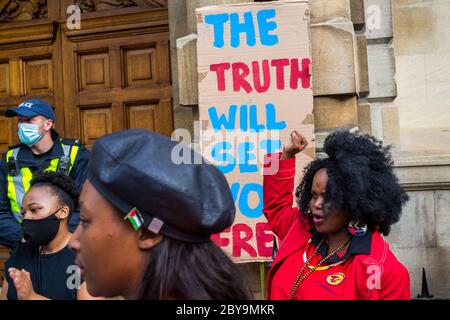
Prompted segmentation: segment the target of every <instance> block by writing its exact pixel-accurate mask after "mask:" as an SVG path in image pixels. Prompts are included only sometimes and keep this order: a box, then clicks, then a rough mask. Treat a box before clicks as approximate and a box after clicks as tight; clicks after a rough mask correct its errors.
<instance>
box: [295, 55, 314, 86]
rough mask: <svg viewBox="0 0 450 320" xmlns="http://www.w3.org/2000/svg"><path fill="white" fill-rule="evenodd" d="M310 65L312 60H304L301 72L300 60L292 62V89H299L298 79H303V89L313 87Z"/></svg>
mask: <svg viewBox="0 0 450 320" xmlns="http://www.w3.org/2000/svg"><path fill="white" fill-rule="evenodd" d="M310 64H311V60H309V59H302V70H299V67H298V59H292V60H291V89H294V90H295V89H297V88H298V79H301V81H302V88H303V89H308V88H309V87H310V86H311V75H310V74H309V65H310Z"/></svg>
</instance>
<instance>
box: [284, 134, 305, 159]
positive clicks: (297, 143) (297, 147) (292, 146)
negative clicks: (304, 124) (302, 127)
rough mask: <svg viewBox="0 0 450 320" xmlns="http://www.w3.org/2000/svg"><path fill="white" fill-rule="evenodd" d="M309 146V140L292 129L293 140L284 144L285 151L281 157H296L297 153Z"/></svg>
mask: <svg viewBox="0 0 450 320" xmlns="http://www.w3.org/2000/svg"><path fill="white" fill-rule="evenodd" d="M307 146H308V141H307V140H306V138H305V136H304V135H303V134H301V133H300V132H298V131H297V130H294V131H292V133H291V140H290V141H289V142H287V143H286V144H285V145H284V146H283V153H282V155H281V159H282V160H285V159H289V158H293V157H295V155H296V154H297V153H299V152H301V151H303V150H305V148H306V147H307Z"/></svg>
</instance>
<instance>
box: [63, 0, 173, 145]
mask: <svg viewBox="0 0 450 320" xmlns="http://www.w3.org/2000/svg"><path fill="white" fill-rule="evenodd" d="M139 3H140V5H145V4H146V5H150V4H152V3H153V5H155V4H154V3H155V1H139ZM158 3H159V4H160V5H162V1H159V2H158ZM116 10H118V9H116ZM118 11H121V13H120V14H117V15H114V16H111V14H108V15H106V14H105V13H104V12H85V13H83V15H82V19H81V23H82V24H81V29H79V30H69V29H68V28H67V27H66V26H64V28H63V41H62V42H63V50H62V51H63V52H62V54H63V69H64V70H65V72H66V73H65V75H64V100H65V103H66V110H65V121H66V125H65V129H66V134H68V135H70V136H75V137H81V140H82V141H83V142H84V143H85V144H86V145H88V146H90V145H92V143H93V142H94V141H95V140H96V139H97V138H98V137H100V136H103V135H105V134H107V133H111V132H113V131H118V130H124V129H129V128H146V129H149V130H151V131H156V132H160V133H162V134H166V135H170V134H171V132H172V129H173V120H172V96H171V84H170V81H171V79H170V63H169V61H170V53H169V27H168V12H167V10H150V11H141V10H138V9H137V8H135V7H127V8H124V9H122V10H118Z"/></svg>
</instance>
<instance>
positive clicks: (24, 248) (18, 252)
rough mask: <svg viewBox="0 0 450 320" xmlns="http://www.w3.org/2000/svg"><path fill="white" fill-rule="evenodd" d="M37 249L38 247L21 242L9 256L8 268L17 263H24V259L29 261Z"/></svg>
mask: <svg viewBox="0 0 450 320" xmlns="http://www.w3.org/2000/svg"><path fill="white" fill-rule="evenodd" d="M36 250H37V249H36V247H33V246H31V245H30V244H28V243H22V242H20V243H19V244H18V245H17V247H16V248H15V249H14V251H13V252H12V253H11V256H10V257H9V258H8V260H7V262H6V266H7V267H8V268H9V267H14V266H15V265H16V264H17V263H20V264H22V263H23V261H28V260H29V259H31V258H32V257H33V255H34V253H35V251H36Z"/></svg>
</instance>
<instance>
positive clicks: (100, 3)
mask: <svg viewBox="0 0 450 320" xmlns="http://www.w3.org/2000/svg"><path fill="white" fill-rule="evenodd" d="M74 4H75V5H77V6H78V7H79V8H80V11H81V28H80V29H72V30H71V29H69V28H68V26H67V23H66V20H67V18H68V17H69V16H70V14H67V8H68V6H70V5H74ZM30 98H39V99H43V100H46V101H48V102H50V103H51V104H52V105H53V106H54V107H55V112H56V116H57V122H56V129H57V130H58V132H59V133H60V134H61V135H63V136H65V137H68V138H77V139H80V140H81V141H82V142H83V143H85V144H86V145H88V146H91V145H92V144H93V143H94V142H95V140H96V139H97V138H99V137H101V136H102V135H104V134H107V133H111V132H114V131H118V130H123V129H128V128H146V129H149V130H152V131H156V132H160V133H162V134H166V135H170V134H171V132H172V129H173V114H172V96H171V79H170V64H169V22H168V11H167V0H108V1H104V0H51V1H49V0H47V1H45V0H0V154H1V153H3V152H5V151H6V150H7V149H8V146H10V145H12V144H15V143H17V142H18V139H17V120H16V119H15V118H6V117H5V116H4V113H5V111H6V110H7V109H8V108H10V107H13V106H17V105H18V104H19V103H20V102H22V101H24V100H27V99H30ZM6 257H7V250H6V249H4V248H0V283H1V279H3V275H2V274H1V273H2V271H3V264H4V261H5V258H6Z"/></svg>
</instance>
